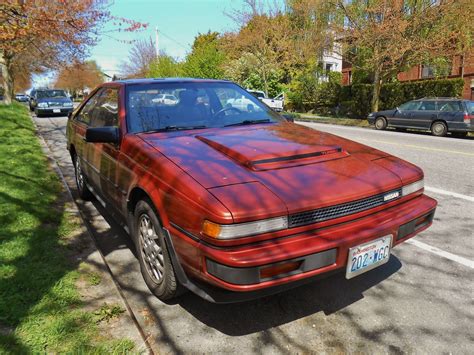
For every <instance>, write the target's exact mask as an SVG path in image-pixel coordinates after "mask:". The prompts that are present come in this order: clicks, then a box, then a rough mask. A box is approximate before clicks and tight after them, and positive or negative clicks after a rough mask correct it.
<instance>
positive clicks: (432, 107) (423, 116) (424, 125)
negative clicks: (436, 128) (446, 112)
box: [412, 100, 438, 129]
mask: <svg viewBox="0 0 474 355" xmlns="http://www.w3.org/2000/svg"><path fill="white" fill-rule="evenodd" d="M437 118H438V110H437V107H436V101H433V100H422V101H421V105H420V107H419V108H418V110H416V111H414V113H413V117H412V124H413V127H415V128H420V129H430V128H431V124H432V123H433V121H435V120H436V119H437Z"/></svg>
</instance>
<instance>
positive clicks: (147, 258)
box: [132, 199, 183, 301]
mask: <svg viewBox="0 0 474 355" xmlns="http://www.w3.org/2000/svg"><path fill="white" fill-rule="evenodd" d="M132 236H133V241H134V243H135V248H136V251H137V255H138V261H139V262H140V269H141V273H142V276H143V279H144V280H145V283H146V285H147V286H148V288H149V289H150V291H151V292H152V293H153V294H154V295H155V296H156V297H158V298H159V299H160V300H162V301H166V300H170V299H172V298H175V297H177V296H179V295H180V294H181V293H182V292H183V288H182V286H181V285H180V284H179V281H178V279H177V277H176V273H175V270H174V266H173V263H172V262H171V258H170V255H169V251H168V246H167V245H166V241H165V238H164V232H163V229H162V227H161V223H160V221H159V219H158V216H157V213H156V212H155V209H154V208H153V204H152V203H151V201H149V200H148V199H147V200H141V201H139V202H138V203H137V205H136V207H135V212H134V223H133V232H132Z"/></svg>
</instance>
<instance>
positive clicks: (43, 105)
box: [38, 102, 48, 107]
mask: <svg viewBox="0 0 474 355" xmlns="http://www.w3.org/2000/svg"><path fill="white" fill-rule="evenodd" d="M38 107H48V103H47V102H40V103H38Z"/></svg>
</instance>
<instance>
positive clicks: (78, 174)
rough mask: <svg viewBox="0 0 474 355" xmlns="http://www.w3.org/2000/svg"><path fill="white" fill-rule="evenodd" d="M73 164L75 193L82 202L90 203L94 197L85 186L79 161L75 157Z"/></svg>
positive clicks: (75, 156)
mask: <svg viewBox="0 0 474 355" xmlns="http://www.w3.org/2000/svg"><path fill="white" fill-rule="evenodd" d="M73 163H74V176H75V180H76V186H77V192H78V193H79V197H80V198H81V199H82V200H84V201H90V200H92V199H93V197H94V195H92V192H91V191H90V190H89V189H88V187H87V185H86V177H85V175H84V173H83V172H82V168H81V159H79V157H78V156H77V155H74V157H73Z"/></svg>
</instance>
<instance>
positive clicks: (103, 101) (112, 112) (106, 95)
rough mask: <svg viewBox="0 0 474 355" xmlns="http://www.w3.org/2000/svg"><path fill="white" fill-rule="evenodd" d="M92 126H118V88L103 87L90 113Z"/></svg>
mask: <svg viewBox="0 0 474 355" xmlns="http://www.w3.org/2000/svg"><path fill="white" fill-rule="evenodd" d="M90 119H91V121H90V125H91V126H92V127H105V126H118V90H117V89H111V88H108V89H104V90H102V91H101V92H100V93H99V96H98V99H97V101H96V103H95V105H94V107H93V108H92V112H91V115H90Z"/></svg>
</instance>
